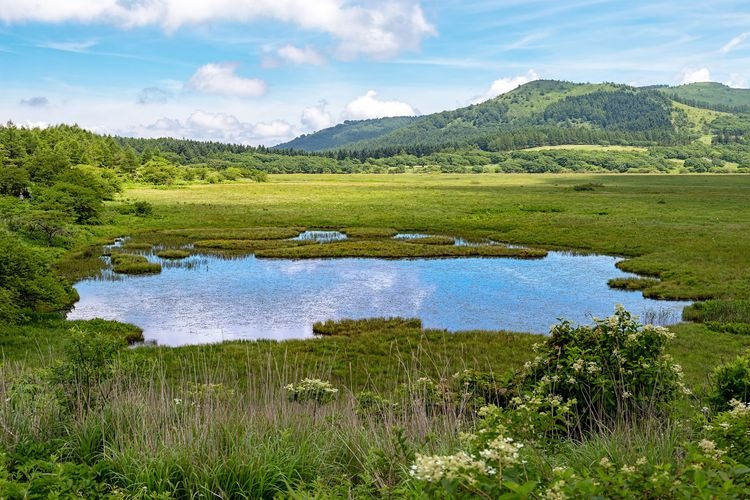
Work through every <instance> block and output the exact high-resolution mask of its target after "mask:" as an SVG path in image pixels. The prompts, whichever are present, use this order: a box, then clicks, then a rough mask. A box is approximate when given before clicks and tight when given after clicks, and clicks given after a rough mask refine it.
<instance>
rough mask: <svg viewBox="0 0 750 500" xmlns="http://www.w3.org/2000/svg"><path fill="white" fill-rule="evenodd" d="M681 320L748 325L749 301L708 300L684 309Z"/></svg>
mask: <svg viewBox="0 0 750 500" xmlns="http://www.w3.org/2000/svg"><path fill="white" fill-rule="evenodd" d="M682 319H684V320H685V321H695V322H698V323H704V322H709V321H712V322H718V323H750V300H708V301H705V302H696V303H695V304H693V305H691V306H689V307H686V308H685V309H684V310H683V312H682Z"/></svg>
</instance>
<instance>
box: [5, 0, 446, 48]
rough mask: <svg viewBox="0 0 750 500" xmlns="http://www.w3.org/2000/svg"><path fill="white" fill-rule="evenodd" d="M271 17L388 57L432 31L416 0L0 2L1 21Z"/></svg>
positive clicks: (121, 22)
mask: <svg viewBox="0 0 750 500" xmlns="http://www.w3.org/2000/svg"><path fill="white" fill-rule="evenodd" d="M259 19H273V20H276V21H280V22H283V23H288V24H293V25H295V26H298V27H300V28H302V29H305V30H313V31H319V32H323V33H327V34H329V35H330V36H332V37H333V38H334V39H336V40H337V42H338V47H337V54H338V55H339V56H340V57H342V58H352V57H356V56H358V55H361V54H364V55H369V56H373V57H389V56H392V55H395V54H398V53H400V52H402V51H404V50H416V49H418V48H419V45H420V43H421V41H422V40H423V39H424V38H425V37H428V36H434V35H435V34H436V31H435V28H434V27H433V26H432V25H431V24H430V23H429V22H428V21H427V20H426V18H425V16H424V12H423V10H422V8H421V5H420V2H419V0H384V1H377V2H376V1H371V0H361V1H359V2H352V1H347V0H315V1H314V2H312V1H310V0H217V1H213V2H195V1H192V2H185V1H184V0H139V1H122V0H75V1H60V0H35V1H34V2H33V5H32V6H29V4H28V2H19V1H18V0H0V21H2V22H4V23H6V24H14V23H23V22H41V23H60V22H67V21H70V22H78V23H106V24H111V25H115V26H119V27H123V28H133V27H143V26H152V25H157V26H160V27H161V28H162V29H164V30H165V31H167V32H172V31H175V30H177V29H179V28H180V27H182V26H185V25H199V24H208V23H211V22H221V21H228V22H235V23H236V22H245V23H247V22H253V21H256V20H259Z"/></svg>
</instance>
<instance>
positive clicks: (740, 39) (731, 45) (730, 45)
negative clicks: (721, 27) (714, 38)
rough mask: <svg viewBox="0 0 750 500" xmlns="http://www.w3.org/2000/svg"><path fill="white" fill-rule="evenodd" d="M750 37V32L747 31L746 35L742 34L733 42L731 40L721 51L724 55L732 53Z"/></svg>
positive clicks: (733, 39)
mask: <svg viewBox="0 0 750 500" xmlns="http://www.w3.org/2000/svg"><path fill="white" fill-rule="evenodd" d="M749 36H750V31H746V32H744V33H740V34H739V35H737V36H736V37H734V38H732V39H731V40H729V42H727V44H726V45H724V46H723V47H722V48H721V51H722V52H723V53H724V54H726V53H727V52H730V51H731V50H732V49H735V48H736V47H737V46H739V45H740V44H742V42H744V41H745V40H746V39H747V37H749Z"/></svg>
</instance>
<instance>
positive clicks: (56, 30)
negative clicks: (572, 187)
mask: <svg viewBox="0 0 750 500" xmlns="http://www.w3.org/2000/svg"><path fill="white" fill-rule="evenodd" d="M539 78H543V79H556V80H568V81H574V82H604V81H610V82H618V83H628V84H631V85H650V84H669V85H679V84H684V83H691V82H697V81H717V82H721V83H725V84H727V85H729V86H732V87H741V88H747V87H748V86H749V85H750V2H748V1H747V0H712V1H705V0H701V1H694V0H682V1H674V0H673V1H661V0H650V1H641V0H629V1H620V0H565V1H561V0H556V1H550V0H494V1H492V0H473V1H472V0H380V1H377V0H209V1H196V0H0V89H2V91H1V92H0V120H2V122H5V121H7V120H12V121H14V122H15V123H17V124H19V125H24V126H46V125H50V124H57V123H68V124H72V123H77V124H78V125H80V126H81V127H84V128H87V129H90V130H93V131H95V132H99V133H108V134H118V135H128V136H138V137H165V136H168V137H177V138H191V139H200V140H218V141H224V142H233V143H242V144H251V145H259V144H263V145H274V144H277V143H280V142H284V141H287V140H289V139H292V138H294V137H296V136H298V135H300V134H308V133H312V132H315V131H316V130H320V129H322V128H325V127H329V126H332V125H334V124H336V123H340V122H342V121H344V120H354V119H364V118H378V117H382V116H399V115H418V114H427V113H433V112H437V111H442V110H446V109H454V108H457V107H462V106H466V105H469V104H472V103H476V102H481V101H483V100H485V99H489V98H492V97H495V96H497V95H500V94H501V93H504V92H507V91H509V90H512V89H513V88H515V87H517V86H518V85H521V84H523V83H526V82H528V81H531V80H534V79H539Z"/></svg>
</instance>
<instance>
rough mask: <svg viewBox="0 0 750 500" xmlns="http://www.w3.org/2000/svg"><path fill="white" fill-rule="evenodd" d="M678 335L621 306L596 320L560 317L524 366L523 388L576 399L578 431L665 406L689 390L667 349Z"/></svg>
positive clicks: (572, 415) (571, 418) (544, 396)
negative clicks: (578, 321)
mask: <svg viewBox="0 0 750 500" xmlns="http://www.w3.org/2000/svg"><path fill="white" fill-rule="evenodd" d="M673 336H674V334H673V333H671V332H670V331H669V330H667V329H666V328H662V327H658V326H652V325H646V326H644V325H641V324H640V323H638V321H637V320H636V319H635V318H633V317H632V316H631V315H630V313H628V312H627V311H626V310H625V309H623V308H622V306H617V308H616V310H615V313H614V315H612V316H610V317H609V318H605V319H599V318H594V324H593V325H592V326H573V325H571V323H570V322H568V321H561V322H560V323H558V324H557V325H555V326H553V327H552V329H551V331H550V336H549V338H548V339H547V340H546V341H544V342H543V343H541V344H538V345H537V346H536V347H535V351H536V354H537V355H536V357H535V358H534V360H533V361H530V362H528V363H526V365H525V366H524V370H523V372H522V374H521V378H520V383H519V386H520V389H521V394H523V395H525V396H524V397H525V398H527V399H528V398H532V399H533V398H534V397H537V398H541V399H540V402H541V403H544V402H545V401H546V402H547V404H548V406H552V403H553V402H556V403H557V404H558V405H564V404H568V403H570V404H572V407H570V408H569V410H570V411H568V412H566V418H567V419H568V421H567V425H568V428H569V429H577V430H578V431H585V430H588V429H593V428H595V427H598V426H609V425H611V424H612V423H614V422H616V421H618V420H628V419H632V418H638V417H640V416H643V415H647V414H653V413H655V412H659V411H662V410H664V408H665V405H666V404H667V403H668V402H670V401H671V400H672V399H673V396H674V395H675V393H677V392H678V391H680V392H683V393H689V390H688V389H687V388H686V387H685V386H684V385H683V384H682V381H681V379H682V369H681V368H680V366H679V365H677V364H675V363H673V362H672V358H671V357H670V356H669V355H667V354H665V352H664V351H665V347H666V344H667V341H668V340H669V339H671V338H672V337H673ZM515 404H516V406H518V404H519V403H518V402H516V403H515Z"/></svg>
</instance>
